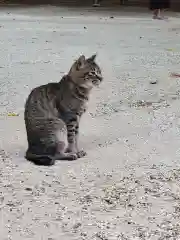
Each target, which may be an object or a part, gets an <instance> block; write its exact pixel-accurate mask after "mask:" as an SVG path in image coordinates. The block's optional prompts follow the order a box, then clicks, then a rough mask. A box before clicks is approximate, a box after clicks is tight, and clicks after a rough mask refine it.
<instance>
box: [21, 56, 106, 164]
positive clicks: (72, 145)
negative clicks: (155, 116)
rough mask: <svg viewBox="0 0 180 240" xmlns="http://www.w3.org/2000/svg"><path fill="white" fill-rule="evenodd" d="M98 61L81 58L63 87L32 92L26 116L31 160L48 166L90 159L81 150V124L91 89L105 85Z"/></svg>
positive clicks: (50, 87)
mask: <svg viewBox="0 0 180 240" xmlns="http://www.w3.org/2000/svg"><path fill="white" fill-rule="evenodd" d="M95 58H96V55H93V56H92V57H90V58H88V59H85V57H84V56H83V55H82V56H80V57H79V59H78V60H77V61H75V63H74V64H73V65H72V67H71V69H70V71H69V73H68V74H67V75H65V76H64V77H63V78H62V79H61V81H60V82H59V83H58V82H57V83H48V84H46V85H42V86H39V87H37V88H34V89H33V90H32V92H31V93H30V95H29V97H28V99H27V101H26V104H25V112H24V120H25V125H26V132H27V140H28V149H27V151H26V156H25V157H26V159H27V160H29V161H32V162H33V163H35V164H37V165H47V166H48V165H53V164H54V163H55V160H76V159H77V158H80V157H83V156H85V155H86V153H85V152H84V151H82V150H79V148H78V135H79V121H80V118H81V116H82V114H83V113H84V112H85V111H86V109H87V103H88V100H89V94H90V92H91V89H92V88H93V87H94V86H98V85H99V84H100V82H101V81H102V74H101V70H100V67H99V66H98V65H97V64H96V63H95Z"/></svg>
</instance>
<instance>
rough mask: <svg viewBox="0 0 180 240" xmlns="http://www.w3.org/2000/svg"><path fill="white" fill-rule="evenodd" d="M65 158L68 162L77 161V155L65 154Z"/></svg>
mask: <svg viewBox="0 0 180 240" xmlns="http://www.w3.org/2000/svg"><path fill="white" fill-rule="evenodd" d="M67 156H68V160H69V161H74V160H76V159H78V155H77V154H76V153H73V152H70V153H67Z"/></svg>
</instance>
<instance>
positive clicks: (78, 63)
mask: <svg viewBox="0 0 180 240" xmlns="http://www.w3.org/2000/svg"><path fill="white" fill-rule="evenodd" d="M85 61H86V59H85V56H84V55H81V56H80V57H79V58H78V60H77V61H76V69H77V70H79V69H80V68H82V67H83V66H84V63H85Z"/></svg>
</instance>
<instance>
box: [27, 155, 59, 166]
mask: <svg viewBox="0 0 180 240" xmlns="http://www.w3.org/2000/svg"><path fill="white" fill-rule="evenodd" d="M25 158H26V159H27V160H28V161H31V162H33V163H34V164H36V165H39V166H52V165H54V164H55V159H54V158H53V157H51V156H48V155H36V154H33V153H30V152H28V151H27V152H26V156H25Z"/></svg>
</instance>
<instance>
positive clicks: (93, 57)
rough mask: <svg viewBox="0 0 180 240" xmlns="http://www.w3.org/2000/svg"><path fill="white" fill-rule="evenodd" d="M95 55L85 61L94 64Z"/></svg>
mask: <svg viewBox="0 0 180 240" xmlns="http://www.w3.org/2000/svg"><path fill="white" fill-rule="evenodd" d="M96 56H97V54H93V55H92V56H91V57H90V58H88V59H87V61H88V62H94V61H95V60H96Z"/></svg>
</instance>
